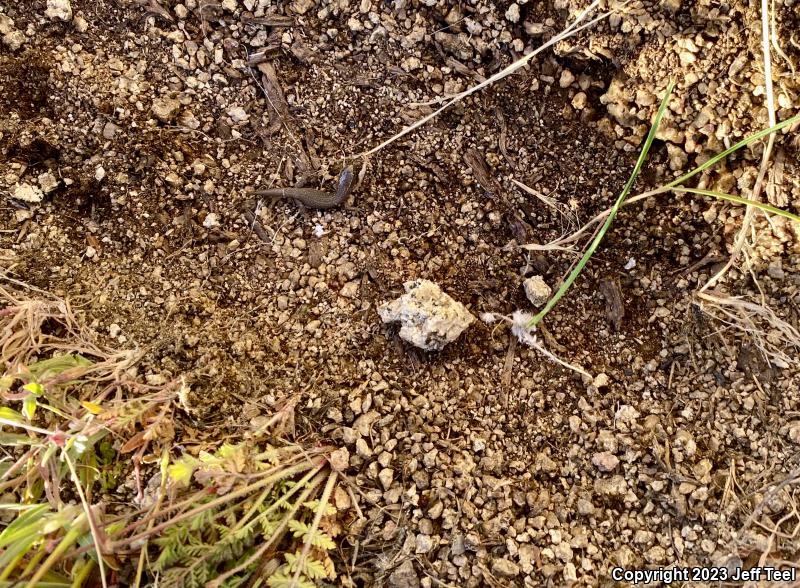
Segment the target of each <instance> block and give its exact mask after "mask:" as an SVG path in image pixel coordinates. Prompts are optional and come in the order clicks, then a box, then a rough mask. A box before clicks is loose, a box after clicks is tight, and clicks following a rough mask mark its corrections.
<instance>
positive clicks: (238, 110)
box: [228, 106, 250, 124]
mask: <svg viewBox="0 0 800 588" xmlns="http://www.w3.org/2000/svg"><path fill="white" fill-rule="evenodd" d="M228 116H229V117H231V120H232V121H233V122H235V123H237V124H238V123H242V122H245V121H246V120H247V119H249V118H250V115H249V114H247V111H245V109H244V108H242V107H241V106H234V107H233V108H231V109H230V110H228Z"/></svg>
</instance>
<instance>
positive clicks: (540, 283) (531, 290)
mask: <svg viewBox="0 0 800 588" xmlns="http://www.w3.org/2000/svg"><path fill="white" fill-rule="evenodd" d="M522 286H523V287H524V288H525V296H527V297H528V300H530V301H531V304H533V305H534V306H541V305H542V304H544V303H545V302H547V301H548V300H549V299H550V294H551V293H552V292H553V290H552V289H551V288H550V286H548V285H547V284H546V283H545V281H544V278H543V277H542V276H531V277H530V278H528V279H527V280H525V281H524V282H523V283H522Z"/></svg>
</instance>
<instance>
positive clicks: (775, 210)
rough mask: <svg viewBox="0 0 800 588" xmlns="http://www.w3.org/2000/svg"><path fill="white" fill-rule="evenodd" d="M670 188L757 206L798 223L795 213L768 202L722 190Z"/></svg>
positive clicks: (798, 218) (799, 217) (798, 219)
mask: <svg viewBox="0 0 800 588" xmlns="http://www.w3.org/2000/svg"><path fill="white" fill-rule="evenodd" d="M672 189H673V190H674V191H676V192H687V193H690V194H700V195H701V196H711V197H712V198H717V199H718V200H727V201H729V202H735V203H736V204H744V205H746V206H754V207H755V208H759V209H761V210H763V211H765V212H771V213H772V214H776V215H778V216H782V217H783V218H788V219H789V220H793V221H794V222H796V223H800V216H797V215H796V214H792V213H791V212H789V211H787V210H783V209H782V208H776V207H774V206H770V205H769V204H764V203H763V202H757V201H755V200H748V199H747V198H742V197H741V196H734V195H733V194H726V193H724V192H714V191H713V190H701V189H700V188H684V187H683V186H674V187H673V188H672Z"/></svg>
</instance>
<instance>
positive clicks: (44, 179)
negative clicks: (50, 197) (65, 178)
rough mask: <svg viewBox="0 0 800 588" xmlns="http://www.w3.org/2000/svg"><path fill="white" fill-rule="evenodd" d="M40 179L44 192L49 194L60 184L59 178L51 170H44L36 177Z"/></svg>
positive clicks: (40, 185)
mask: <svg viewBox="0 0 800 588" xmlns="http://www.w3.org/2000/svg"><path fill="white" fill-rule="evenodd" d="M36 179H37V180H38V181H39V187H41V189H42V192H44V193H45V194H49V193H50V192H52V191H53V190H55V189H56V187H57V186H58V180H57V179H56V177H55V176H54V175H53V174H52V173H51V172H49V171H48V172H44V173H42V174H39V176H38V177H37V178H36Z"/></svg>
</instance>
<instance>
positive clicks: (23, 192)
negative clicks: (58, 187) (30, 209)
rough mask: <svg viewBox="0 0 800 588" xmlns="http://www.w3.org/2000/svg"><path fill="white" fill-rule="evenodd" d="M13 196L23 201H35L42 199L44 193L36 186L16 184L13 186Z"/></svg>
mask: <svg viewBox="0 0 800 588" xmlns="http://www.w3.org/2000/svg"><path fill="white" fill-rule="evenodd" d="M14 198H16V199H17V200H22V201H23V202H32V203H37V202H41V201H42V198H44V193H43V192H42V191H41V190H40V189H39V188H38V187H37V186H31V185H30V184H17V185H16V186H14Z"/></svg>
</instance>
